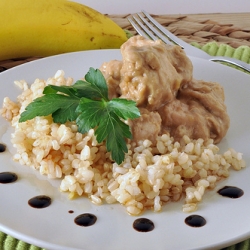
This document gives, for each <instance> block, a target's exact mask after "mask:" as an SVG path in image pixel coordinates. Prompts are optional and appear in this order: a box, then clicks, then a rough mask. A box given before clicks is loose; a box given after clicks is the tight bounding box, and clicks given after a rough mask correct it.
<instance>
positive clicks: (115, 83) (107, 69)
mask: <svg viewBox="0 0 250 250" xmlns="http://www.w3.org/2000/svg"><path fill="white" fill-rule="evenodd" d="M121 67H122V61H119V60H112V61H110V62H105V63H103V64H102V65H101V67H100V71H101V72H102V74H103V76H104V78H105V79H106V82H107V85H108V90H109V93H108V94H109V99H113V98H117V97H119V96H120V95H121V91H120V87H119V84H120V81H121V75H120V70H121Z"/></svg>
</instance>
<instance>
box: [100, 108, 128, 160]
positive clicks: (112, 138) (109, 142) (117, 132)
mask: <svg viewBox="0 0 250 250" xmlns="http://www.w3.org/2000/svg"><path fill="white" fill-rule="evenodd" d="M105 116H106V117H105V118H106V119H105V120H102V122H101V123H100V124H99V126H98V128H97V129H96V139H97V141H98V142H100V141H103V140H104V139H106V147H107V151H108V152H111V157H112V159H113V160H114V161H115V162H116V163H117V164H121V163H122V162H123V160H124V158H125V153H127V152H128V148H127V144H126V141H125V140H124V138H125V137H126V138H131V137H132V134H131V132H130V128H129V126H128V125H127V124H125V123H124V122H122V121H121V120H120V118H119V117H118V116H117V115H116V114H115V113H113V112H107V113H106V115H105Z"/></svg>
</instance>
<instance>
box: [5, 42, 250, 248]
mask: <svg viewBox="0 0 250 250" xmlns="http://www.w3.org/2000/svg"><path fill="white" fill-rule="evenodd" d="M192 45H194V46H195V47H197V48H199V49H202V50H203V51H205V52H207V53H208V54H210V55H212V56H228V57H232V58H237V59H239V60H242V61H244V62H246V63H250V47H248V46H243V45H242V46H240V47H238V48H236V49H234V48H232V47H231V46H230V45H226V44H220V45H219V44H217V43H216V42H210V43H207V44H205V45H203V46H200V45H199V44H197V43H192ZM249 227H250V225H249ZM0 250H45V249H44V248H40V247H37V246H34V245H31V244H28V243H26V242H23V241H21V240H18V239H15V238H13V237H12V236H10V235H7V234H5V233H3V232H0ZM50 250H53V249H50ZM223 250H250V239H248V240H245V241H243V242H240V243H238V244H235V245H233V246H230V247H226V248H223Z"/></svg>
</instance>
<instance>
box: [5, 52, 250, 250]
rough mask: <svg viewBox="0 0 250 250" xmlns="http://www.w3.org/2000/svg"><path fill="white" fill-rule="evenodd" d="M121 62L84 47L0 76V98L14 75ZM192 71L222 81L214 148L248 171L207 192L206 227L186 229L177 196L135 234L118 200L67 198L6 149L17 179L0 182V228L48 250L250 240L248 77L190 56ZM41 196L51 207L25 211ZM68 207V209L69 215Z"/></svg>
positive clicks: (74, 71)
mask: <svg viewBox="0 0 250 250" xmlns="http://www.w3.org/2000/svg"><path fill="white" fill-rule="evenodd" d="M115 58H116V59H120V58H121V55H120V52H119V50H102V51H87V52H76V53H70V54H64V55H59V56H54V57H49V58H45V59H41V60H37V61H34V62H31V63H27V64H25V65H22V66H19V67H16V68H13V69H10V70H8V71H6V72H4V73H1V74H0V88H1V91H0V100H1V102H2V99H3V98H4V97H5V96H9V97H11V99H12V100H15V98H16V96H17V95H18V94H19V93H20V91H19V90H18V89H17V88H16V87H15V86H14V84H13V81H14V80H17V79H18V80H21V79H26V80H27V81H28V82H30V83H32V82H33V81H34V79H35V78H43V79H46V78H47V77H50V76H53V75H54V74H55V72H56V71H57V70H58V69H63V70H64V71H65V72H66V75H67V76H73V77H74V79H75V80H77V79H79V78H81V77H83V76H84V75H85V73H86V72H87V71H88V69H89V67H90V66H91V67H95V68H98V67H100V65H101V64H102V62H104V61H109V60H111V59H115ZM192 61H193V64H194V76H195V78H196V79H205V80H211V81H218V82H220V83H221V84H222V85H223V86H224V88H225V95H226V104H227V106H228V112H229V115H230V117H231V126H230V129H229V131H228V134H227V136H226V138H225V139H224V140H223V142H222V143H220V145H219V146H220V147H221V148H222V149H223V150H226V149H227V148H228V147H229V146H230V147H233V148H234V149H236V150H237V151H239V152H242V153H243V154H244V159H245V160H246V162H247V168H246V169H244V170H242V171H240V172H235V171H232V173H231V177H230V178H229V179H227V180H225V181H223V182H221V183H220V184H219V185H218V187H217V188H216V189H215V190H213V191H210V192H208V193H207V194H206V195H205V197H204V200H203V202H202V203H201V204H200V206H199V210H198V211H197V212H196V213H195V214H199V215H201V216H203V217H205V218H206V220H207V224H206V225H205V226H203V227H201V228H192V227H189V226H187V225H186V224H185V223H184V220H185V218H186V217H187V216H188V214H185V213H183V212H182V210H181V209H182V204H183V200H182V201H180V202H178V203H172V204H169V205H166V206H165V207H164V210H163V211H162V212H161V213H153V212H151V211H148V212H146V213H145V214H143V215H142V217H146V218H148V219H151V220H152V221H153V222H154V223H155V229H154V230H153V231H151V232H148V233H140V232H137V231H135V230H134V229H133V226H132V224H133V222H134V220H135V219H136V217H132V216H129V215H128V214H126V212H125V209H124V208H123V207H122V206H120V205H103V206H95V205H93V204H91V203H90V201H89V200H87V199H84V198H82V199H78V200H73V201H69V200H68V199H67V195H66V194H62V193H60V192H59V191H58V185H59V182H57V181H48V180H47V179H46V178H45V177H43V176H39V175H37V173H35V172H34V171H32V170H30V169H28V168H27V167H24V166H20V165H18V164H14V163H13V162H12V160H11V153H10V152H9V151H7V152H5V153H1V154H0V157H1V159H0V160H1V164H0V172H3V171H14V172H16V173H17V174H18V175H19V177H20V178H19V180H18V181H17V182H15V183H12V184H0V194H1V201H0V202H1V203H0V230H1V231H3V232H6V233H8V234H11V235H13V236H14V237H17V238H18V239H21V240H23V241H26V242H29V243H32V244H35V245H38V246H41V247H44V248H46V249H53V250H56V249H63V250H69V249H84V250H91V249H103V250H106V249H107V250H117V249H119V250H123V249H130V250H133V249H144V250H147V249H150V250H151V249H171V250H175V249H176V250H177V249H178V250H179V249H181V250H187V249H206V248H209V249H213V248H222V247H225V246H228V245H232V244H235V243H237V242H239V241H242V240H244V239H246V238H248V237H250V212H249V207H250V179H249V177H250V168H249V163H250V151H249V143H250V129H249V128H250V119H249V107H250V98H249V93H250V76H248V75H247V74H244V73H242V72H239V71H237V70H234V69H231V68H229V67H226V66H222V65H219V64H216V63H212V62H207V61H204V60H201V59H197V58H192ZM7 127H8V123H7V122H6V121H4V120H3V119H2V118H1V120H0V133H1V134H0V136H1V141H4V142H5V143H6V144H7V146H8V148H11V145H10V141H9V139H10V138H9V134H8V133H5V131H6V129H7ZM224 185H233V186H238V187H240V188H242V189H243V190H244V192H245V193H244V195H243V196H242V197H241V198H239V199H227V198H223V197H221V196H219V195H218V194H217V190H218V189H219V188H220V187H223V186H224ZM40 194H45V195H49V196H51V197H52V199H53V202H52V205H51V206H49V207H47V208H45V209H34V208H31V207H30V206H29V205H28V204H27V201H28V200H29V199H30V198H32V197H33V196H36V195H40ZM69 210H73V211H74V213H69V212H68V211H69ZM85 212H87V213H93V214H95V215H96V216H97V218H98V220H97V222H96V224H95V225H93V226H91V227H87V228H84V227H80V226H77V225H76V224H75V223H74V218H75V217H76V216H77V215H79V214H82V213H85Z"/></svg>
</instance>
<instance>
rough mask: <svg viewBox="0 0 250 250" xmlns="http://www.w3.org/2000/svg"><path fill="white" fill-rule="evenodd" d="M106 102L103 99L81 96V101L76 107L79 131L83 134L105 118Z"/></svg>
mask: <svg viewBox="0 0 250 250" xmlns="http://www.w3.org/2000/svg"><path fill="white" fill-rule="evenodd" d="M105 106H106V103H105V102H103V101H96V100H90V99H87V98H84V97H83V98H81V100H80V103H79V105H78V107H77V109H76V112H78V113H79V116H78V117H77V119H76V124H77V126H78V131H79V132H81V133H82V134H84V133H86V132H88V131H89V130H90V129H91V128H95V127H96V126H98V125H99V124H100V122H101V120H104V119H105V116H106V112H107V110H106V107H105Z"/></svg>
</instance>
